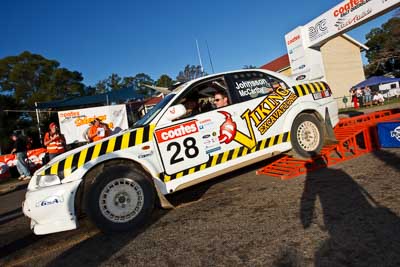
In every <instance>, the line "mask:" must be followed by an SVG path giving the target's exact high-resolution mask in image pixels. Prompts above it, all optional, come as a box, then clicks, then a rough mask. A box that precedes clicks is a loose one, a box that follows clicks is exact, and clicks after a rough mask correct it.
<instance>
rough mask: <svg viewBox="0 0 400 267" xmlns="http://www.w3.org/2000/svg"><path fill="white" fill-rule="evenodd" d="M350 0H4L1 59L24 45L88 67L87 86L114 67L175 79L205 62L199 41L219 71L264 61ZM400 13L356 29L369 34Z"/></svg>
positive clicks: (356, 33) (361, 36) (357, 34)
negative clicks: (299, 30)
mask: <svg viewBox="0 0 400 267" xmlns="http://www.w3.org/2000/svg"><path fill="white" fill-rule="evenodd" d="M340 2H342V1H338V0H334V1H317V0H314V1H304V2H299V1H294V0H286V1H276V2H275V1H274V2H272V1H265V0H262V1H258V0H257V1H251V0H248V1H239V0H230V1H224V0H223V1H211V0H201V1H188V0H186V1H174V0H171V1H155V0H146V1H132V0H131V1H129V0H126V1H123V0H114V1H102V0H96V1H93V0H86V1H84V0H81V1H77V0H70V1H54V0H51V1H49V0H36V1H31V0H13V1H9V0H2V1H1V2H0V26H1V27H0V31H1V35H0V36H1V37H2V38H1V39H0V58H3V57H6V56H10V55H17V54H19V53H21V52H22V51H24V50H28V51H30V52H33V53H38V54H41V55H43V56H45V57H46V58H49V59H55V60H57V61H59V62H60V63H61V66H62V67H66V68H68V69H70V70H77V71H80V72H82V74H83V76H84V78H85V80H84V83H85V84H86V85H94V84H95V83H96V82H97V81H98V80H101V79H105V78H106V77H108V76H109V75H110V74H111V73H117V74H119V75H120V76H128V75H129V76H134V75H135V74H137V73H139V72H144V73H147V74H149V75H150V76H151V77H152V78H153V79H155V80H156V79H157V78H158V77H159V76H160V75H161V74H168V75H169V76H171V77H172V78H175V77H176V75H177V74H178V72H179V71H180V70H182V69H183V68H184V66H185V65H186V64H194V65H196V64H198V63H199V61H198V57H197V50H196V42H195V40H196V39H197V40H198V42H199V46H200V50H201V53H202V58H203V64H204V67H205V70H206V71H207V72H208V73H211V72H212V71H211V67H210V64H209V60H208V56H207V47H206V41H207V42H208V45H209V48H210V51H211V56H212V60H213V64H214V69H215V71H216V72H221V71H227V70H233V69H240V68H242V67H243V66H244V65H256V66H260V65H263V64H265V63H267V62H268V61H270V60H273V59H274V58H276V57H279V56H281V55H283V54H284V53H286V47H285V41H284V35H285V34H286V33H287V32H289V31H291V30H292V29H294V28H296V27H297V26H299V25H304V24H306V23H307V22H309V21H310V20H312V19H313V18H315V17H317V16H319V15H320V14H322V13H323V12H324V11H326V10H328V9H330V8H332V7H333V6H335V5H336V4H338V3H340ZM392 14H393V12H391V13H388V14H386V15H384V16H381V17H379V18H377V19H375V20H373V21H371V22H368V23H367V24H364V25H363V26H361V27H359V28H357V29H355V30H353V31H351V32H350V33H349V34H350V35H351V36H352V37H353V38H355V39H357V40H359V41H361V42H364V41H365V34H366V33H367V32H368V31H369V30H370V29H371V28H373V27H378V26H380V25H381V24H382V23H384V22H386V21H387V20H388V19H389V18H390V17H391V16H392Z"/></svg>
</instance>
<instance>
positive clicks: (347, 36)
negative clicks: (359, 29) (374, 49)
mask: <svg viewBox="0 0 400 267" xmlns="http://www.w3.org/2000/svg"><path fill="white" fill-rule="evenodd" d="M342 37H343V38H344V39H346V40H348V41H350V42H351V43H353V44H355V45H356V46H358V47H360V49H361V52H362V51H366V50H369V48H368V46H366V45H364V44H362V43H360V42H359V41H357V40H356V39H354V38H352V37H351V36H350V35H347V34H345V33H344V34H342Z"/></svg>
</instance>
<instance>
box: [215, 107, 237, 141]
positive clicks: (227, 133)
mask: <svg viewBox="0 0 400 267" xmlns="http://www.w3.org/2000/svg"><path fill="white" fill-rule="evenodd" d="M218 112H219V113H221V114H222V115H224V116H225V121H224V123H222V125H221V126H220V127H219V142H220V143H221V144H222V143H225V144H229V143H230V142H232V141H233V140H234V139H235V136H236V122H234V121H233V120H232V115H231V114H229V113H228V112H226V111H218Z"/></svg>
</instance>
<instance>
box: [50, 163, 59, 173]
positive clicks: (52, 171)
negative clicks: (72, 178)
mask: <svg viewBox="0 0 400 267" xmlns="http://www.w3.org/2000/svg"><path fill="white" fill-rule="evenodd" d="M50 174H58V162H56V163H54V164H53V165H52V166H51V169H50Z"/></svg>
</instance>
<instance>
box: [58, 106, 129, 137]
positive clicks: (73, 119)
mask: <svg viewBox="0 0 400 267" xmlns="http://www.w3.org/2000/svg"><path fill="white" fill-rule="evenodd" d="M96 118H98V119H100V120H101V122H102V123H105V124H107V125H108V127H109V128H110V130H111V134H116V133H118V132H120V131H122V130H125V129H128V118H127V115H126V107H125V105H113V106H102V107H95V108H84V109H74V110H67V111H60V112H58V121H59V123H60V131H61V133H62V134H63V135H64V136H65V139H66V141H67V144H71V143H79V142H87V141H88V140H87V132H88V129H89V128H90V123H91V122H92V121H93V120H94V119H96Z"/></svg>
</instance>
